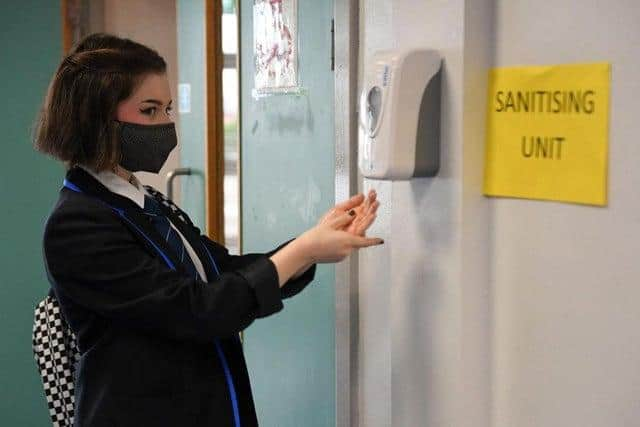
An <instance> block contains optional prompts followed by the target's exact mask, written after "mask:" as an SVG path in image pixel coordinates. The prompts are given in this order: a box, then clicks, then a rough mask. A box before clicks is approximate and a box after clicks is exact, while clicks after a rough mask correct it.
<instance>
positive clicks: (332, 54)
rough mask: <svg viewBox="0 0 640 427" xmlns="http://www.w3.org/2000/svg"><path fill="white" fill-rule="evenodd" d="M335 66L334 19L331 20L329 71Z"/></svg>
mask: <svg viewBox="0 0 640 427" xmlns="http://www.w3.org/2000/svg"><path fill="white" fill-rule="evenodd" d="M335 66H336V30H335V20H333V19H332V20H331V71H333V70H334V68H335Z"/></svg>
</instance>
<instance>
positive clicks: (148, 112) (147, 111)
mask: <svg viewBox="0 0 640 427" xmlns="http://www.w3.org/2000/svg"><path fill="white" fill-rule="evenodd" d="M140 112H141V113H142V114H144V115H147V116H153V115H154V114H155V113H156V107H149V108H145V109H144V110H140Z"/></svg>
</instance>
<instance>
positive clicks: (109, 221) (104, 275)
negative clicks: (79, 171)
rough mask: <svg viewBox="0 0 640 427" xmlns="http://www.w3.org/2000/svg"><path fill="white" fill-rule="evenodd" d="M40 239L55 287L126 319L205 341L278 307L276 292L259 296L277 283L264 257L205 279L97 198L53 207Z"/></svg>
mask: <svg viewBox="0 0 640 427" xmlns="http://www.w3.org/2000/svg"><path fill="white" fill-rule="evenodd" d="M88 203H90V202H88ZM43 243H44V258H45V266H46V268H47V274H48V275H49V278H50V280H51V282H52V284H53V286H54V288H55V290H56V293H60V292H61V293H62V294H64V296H65V297H66V298H68V299H69V300H71V301H72V302H73V303H75V304H78V305H80V306H82V307H84V308H86V309H88V310H90V311H93V312H95V313H97V314H98V315H100V316H103V317H104V318H107V319H110V320H112V321H114V322H116V323H120V324H123V325H126V326H127V327H131V328H141V329H144V330H147V331H149V332H153V333H156V334H161V335H163V336H167V337H171V338H176V339H186V340H194V341H199V342H209V341H210V340H211V339H212V338H214V337H228V336H233V335H235V334H237V333H238V332H239V331H241V330H243V329H245V328H246V327H247V326H249V325H250V324H251V323H252V322H253V321H254V319H256V318H257V317H263V316H266V315H269V314H273V313H275V312H277V311H279V310H281V309H282V307H283V306H282V301H281V300H280V299H274V298H271V299H269V300H264V295H274V294H277V293H278V290H279V286H278V274H277V271H276V268H275V265H274V264H273V262H271V260H269V258H268V257H266V256H262V257H260V256H258V257H255V258H254V259H253V260H252V262H247V263H243V265H242V266H239V267H238V268H234V269H233V270H227V271H225V272H224V273H222V274H221V275H220V276H218V277H217V278H216V279H215V280H213V281H211V282H209V284H207V283H205V282H203V281H200V280H197V279H193V278H188V277H186V276H184V275H182V274H181V273H179V272H176V271H173V270H171V269H170V268H169V267H167V266H166V265H165V264H164V263H163V262H162V261H161V260H160V259H159V258H158V257H156V256H153V255H152V254H150V252H148V250H147V249H146V248H145V247H144V246H143V245H142V244H141V242H140V241H138V240H137V238H136V237H135V236H134V234H133V233H132V232H131V231H130V230H129V229H128V228H127V227H126V226H125V225H124V224H123V223H122V222H121V219H120V218H118V217H117V216H116V215H114V214H113V212H112V211H110V210H109V209H107V208H104V207H102V206H96V207H94V208H92V209H89V208H87V207H86V205H85V207H83V208H82V209H78V208H75V209H67V210H58V211H55V212H54V213H53V214H52V215H51V217H50V218H49V220H48V222H47V225H46V227H45V235H44V242H43Z"/></svg>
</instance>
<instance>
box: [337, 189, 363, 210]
mask: <svg viewBox="0 0 640 427" xmlns="http://www.w3.org/2000/svg"><path fill="white" fill-rule="evenodd" d="M363 201H364V194H362V193H360V194H356V195H355V196H353V197H351V198H350V199H349V200H346V201H344V202H342V203H338V204H337V205H336V207H335V209H339V210H342V211H348V210H351V209H353V208H355V207H356V206H359V205H360V204H361V203H362V202H363Z"/></svg>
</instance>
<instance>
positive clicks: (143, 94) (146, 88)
mask: <svg viewBox="0 0 640 427" xmlns="http://www.w3.org/2000/svg"><path fill="white" fill-rule="evenodd" d="M147 99H155V100H158V101H161V102H165V103H166V102H169V101H170V100H171V89H170V87H169V80H168V79H167V75H166V74H148V75H146V76H145V77H144V78H143V79H142V81H141V82H140V84H138V86H137V87H136V89H135V90H134V92H133V94H132V96H131V100H132V101H134V102H143V101H145V100H147Z"/></svg>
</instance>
